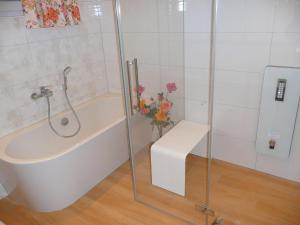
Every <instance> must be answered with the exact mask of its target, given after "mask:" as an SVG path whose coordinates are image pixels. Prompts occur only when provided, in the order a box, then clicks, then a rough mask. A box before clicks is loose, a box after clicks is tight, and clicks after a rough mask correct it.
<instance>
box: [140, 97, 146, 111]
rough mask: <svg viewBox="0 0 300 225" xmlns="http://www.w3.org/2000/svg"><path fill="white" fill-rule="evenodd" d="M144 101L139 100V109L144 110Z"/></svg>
mask: <svg viewBox="0 0 300 225" xmlns="http://www.w3.org/2000/svg"><path fill="white" fill-rule="evenodd" d="M145 102H146V101H145V99H140V109H144V108H145Z"/></svg>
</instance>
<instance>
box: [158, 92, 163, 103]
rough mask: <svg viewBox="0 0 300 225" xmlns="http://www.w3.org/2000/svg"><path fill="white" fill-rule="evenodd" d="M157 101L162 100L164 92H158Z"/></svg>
mask: <svg viewBox="0 0 300 225" xmlns="http://www.w3.org/2000/svg"><path fill="white" fill-rule="evenodd" d="M157 99H158V101H162V100H164V94H163V93H159V94H158V96H157Z"/></svg>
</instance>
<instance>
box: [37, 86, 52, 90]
mask: <svg viewBox="0 0 300 225" xmlns="http://www.w3.org/2000/svg"><path fill="white" fill-rule="evenodd" d="M51 88H52V85H43V86H40V90H41V91H42V90H50V89H51Z"/></svg>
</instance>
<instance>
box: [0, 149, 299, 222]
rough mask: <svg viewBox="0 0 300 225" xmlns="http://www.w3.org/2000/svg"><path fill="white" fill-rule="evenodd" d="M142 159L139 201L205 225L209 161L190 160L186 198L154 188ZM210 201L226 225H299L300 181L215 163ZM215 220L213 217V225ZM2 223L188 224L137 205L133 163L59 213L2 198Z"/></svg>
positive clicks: (144, 157)
mask: <svg viewBox="0 0 300 225" xmlns="http://www.w3.org/2000/svg"><path fill="white" fill-rule="evenodd" d="M137 159H138V160H137V162H138V163H137V167H136V169H137V171H138V172H137V180H138V185H137V188H138V191H139V195H138V197H139V199H141V200H142V201H146V202H147V203H149V204H152V205H156V206H159V207H160V208H163V209H166V210H170V209H171V211H172V213H174V214H176V215H178V216H181V217H184V218H190V219H192V220H195V221H197V223H198V224H204V217H203V215H202V214H200V213H198V212H197V211H196V210H194V203H197V202H199V201H203V199H204V198H205V178H206V160H205V159H203V158H200V157H195V156H190V157H189V158H188V160H187V195H186V198H183V197H179V196H177V195H175V194H172V193H170V192H169V193H167V192H166V191H164V190H162V189H159V188H155V187H153V186H151V185H149V184H150V183H149V176H150V171H149V166H150V164H149V155H148V153H147V152H144V153H143V154H141V155H140V156H138V157H137ZM196 178H197V179H196ZM192 180H196V181H192ZM201 188H202V189H201ZM211 196H212V198H211V201H212V208H213V209H214V210H215V211H216V216H221V217H223V218H224V219H225V225H300V184H299V183H296V182H291V181H287V180H284V179H280V178H276V177H274V176H270V175H267V174H263V173H259V172H256V171H253V170H250V169H246V168H242V167H239V166H235V165H232V164H228V163H225V162H221V161H217V160H213V161H212V195H211ZM213 219H214V218H209V220H210V224H211V222H212V221H213ZM0 220H1V221H3V222H5V223H6V224H7V225H144V224H146V225H183V224H186V223H184V222H183V221H181V220H178V219H176V218H174V217H171V216H168V215H165V214H162V213H161V212H159V211H157V210H155V209H152V208H149V207H147V206H145V205H143V204H141V203H138V202H136V201H134V200H133V192H132V182H131V174H130V167H129V163H128V162H127V163H125V164H124V165H123V166H121V167H120V168H119V169H118V170H116V171H115V172H114V173H113V174H111V175H110V176H109V177H107V178H106V179H105V180H104V181H102V182H101V183H99V184H98V185H97V186H96V187H95V188H93V189H92V190H91V191H90V192H89V193H87V194H86V195H85V196H83V197H82V198H81V199H79V200H78V201H77V202H76V203H74V204H73V205H72V206H70V207H68V208H66V209H64V210H61V211H59V212H52V213H37V212H32V211H30V210H28V209H26V208H25V207H22V206H19V205H16V204H14V203H13V202H11V201H9V200H8V199H3V200H1V201H0Z"/></svg>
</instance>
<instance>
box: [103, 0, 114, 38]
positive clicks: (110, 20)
mask: <svg viewBox="0 0 300 225" xmlns="http://www.w3.org/2000/svg"><path fill="white" fill-rule="evenodd" d="M100 4H101V7H102V10H101V13H102V14H101V17H102V18H101V28H102V32H109V33H114V32H115V22H114V13H113V5H112V1H111V0H103V1H101V2H100Z"/></svg>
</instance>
